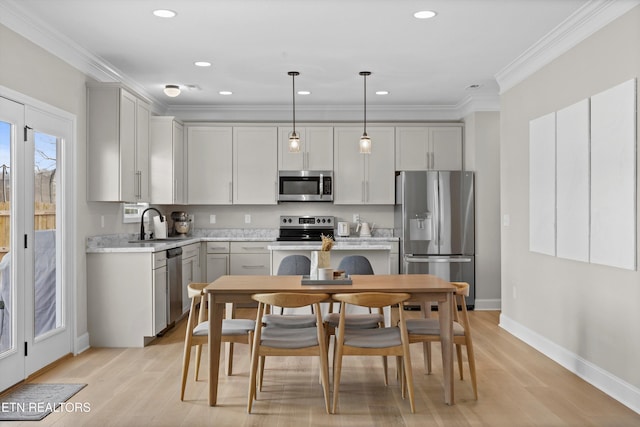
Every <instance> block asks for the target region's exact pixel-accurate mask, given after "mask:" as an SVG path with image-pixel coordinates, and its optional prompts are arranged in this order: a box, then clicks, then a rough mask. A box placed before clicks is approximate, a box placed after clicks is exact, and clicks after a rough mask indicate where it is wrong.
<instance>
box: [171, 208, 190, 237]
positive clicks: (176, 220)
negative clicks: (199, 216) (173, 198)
mask: <svg viewBox="0 0 640 427" xmlns="http://www.w3.org/2000/svg"><path fill="white" fill-rule="evenodd" d="M171 220H172V221H173V226H172V227H171V235H172V236H174V237H187V236H189V235H191V218H189V214H187V213H186V212H183V211H175V212H171Z"/></svg>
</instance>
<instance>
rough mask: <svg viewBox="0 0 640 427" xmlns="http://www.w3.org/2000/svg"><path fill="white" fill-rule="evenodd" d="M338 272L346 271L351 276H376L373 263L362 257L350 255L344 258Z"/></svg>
mask: <svg viewBox="0 0 640 427" xmlns="http://www.w3.org/2000/svg"><path fill="white" fill-rule="evenodd" d="M338 270H344V272H345V273H346V274H347V275H349V276H351V275H352V274H374V273H373V267H371V263H370V262H369V260H368V259H367V258H366V257H363V256H362V255H349V256H346V257H344V258H342V261H340V264H339V265H338Z"/></svg>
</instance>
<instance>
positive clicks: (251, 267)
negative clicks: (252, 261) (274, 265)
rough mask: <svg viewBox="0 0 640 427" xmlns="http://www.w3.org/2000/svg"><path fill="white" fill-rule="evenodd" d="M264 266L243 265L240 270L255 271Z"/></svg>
mask: <svg viewBox="0 0 640 427" xmlns="http://www.w3.org/2000/svg"><path fill="white" fill-rule="evenodd" d="M265 267H266V266H265V265H243V266H242V268H246V269H247V270H257V269H259V268H265Z"/></svg>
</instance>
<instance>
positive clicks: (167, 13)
mask: <svg viewBox="0 0 640 427" xmlns="http://www.w3.org/2000/svg"><path fill="white" fill-rule="evenodd" d="M153 14H154V15H155V16H157V17H158V18H173V17H174V16H176V15H177V13H175V12H174V11H173V10H169V9H157V10H154V11H153Z"/></svg>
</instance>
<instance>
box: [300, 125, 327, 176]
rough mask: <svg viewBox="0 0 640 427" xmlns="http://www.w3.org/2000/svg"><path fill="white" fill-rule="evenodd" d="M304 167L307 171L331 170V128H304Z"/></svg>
mask: <svg viewBox="0 0 640 427" xmlns="http://www.w3.org/2000/svg"><path fill="white" fill-rule="evenodd" d="M305 138H306V142H307V146H306V152H305V155H306V159H305V160H306V165H305V168H306V169H308V170H329V171H330V170H333V128H332V127H329V126H326V127H307V128H305Z"/></svg>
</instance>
